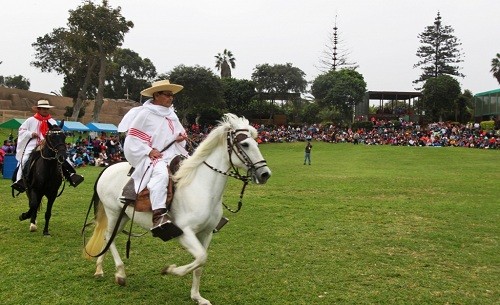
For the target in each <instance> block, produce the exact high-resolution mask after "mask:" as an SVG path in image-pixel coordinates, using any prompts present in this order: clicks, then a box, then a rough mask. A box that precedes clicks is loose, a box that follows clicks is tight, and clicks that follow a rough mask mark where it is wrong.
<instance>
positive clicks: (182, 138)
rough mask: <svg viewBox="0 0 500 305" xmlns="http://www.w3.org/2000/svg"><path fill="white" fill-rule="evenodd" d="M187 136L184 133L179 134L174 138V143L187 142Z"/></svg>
mask: <svg viewBox="0 0 500 305" xmlns="http://www.w3.org/2000/svg"><path fill="white" fill-rule="evenodd" d="M187 138H188V136H187V134H186V133H179V135H178V136H177V138H175V141H176V142H182V141H184V140H187Z"/></svg>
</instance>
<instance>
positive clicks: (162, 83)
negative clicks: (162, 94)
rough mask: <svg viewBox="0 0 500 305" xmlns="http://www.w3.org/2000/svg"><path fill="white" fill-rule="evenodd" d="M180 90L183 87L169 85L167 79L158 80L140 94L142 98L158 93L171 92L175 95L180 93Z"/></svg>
mask: <svg viewBox="0 0 500 305" xmlns="http://www.w3.org/2000/svg"><path fill="white" fill-rule="evenodd" d="M182 88H184V87H183V86H181V85H177V84H171V83H170V81H169V80H168V79H166V80H159V81H157V82H154V83H153V85H152V86H151V87H149V88H147V89H144V90H142V91H141V94H142V95H144V96H153V93H155V92H159V91H172V93H173V94H176V93H177V92H179V91H181V90H182Z"/></svg>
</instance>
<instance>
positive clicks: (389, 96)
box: [367, 91, 422, 101]
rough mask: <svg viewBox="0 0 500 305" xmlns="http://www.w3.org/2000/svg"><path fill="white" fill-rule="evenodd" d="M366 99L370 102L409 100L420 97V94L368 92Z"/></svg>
mask: <svg viewBox="0 0 500 305" xmlns="http://www.w3.org/2000/svg"><path fill="white" fill-rule="evenodd" d="M367 94H368V99H370V100H384V101H386V100H389V101H394V100H410V99H413V98H417V97H421V96H422V93H421V92H405V91H368V92H367Z"/></svg>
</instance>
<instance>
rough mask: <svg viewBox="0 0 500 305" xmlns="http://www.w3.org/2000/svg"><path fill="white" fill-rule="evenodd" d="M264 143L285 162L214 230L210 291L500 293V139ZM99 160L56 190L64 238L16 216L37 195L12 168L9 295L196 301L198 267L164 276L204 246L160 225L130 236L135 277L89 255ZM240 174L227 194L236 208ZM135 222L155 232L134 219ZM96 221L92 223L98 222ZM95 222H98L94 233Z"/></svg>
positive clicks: (1, 235) (408, 298) (20, 298)
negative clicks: (119, 281) (163, 235)
mask: <svg viewBox="0 0 500 305" xmlns="http://www.w3.org/2000/svg"><path fill="white" fill-rule="evenodd" d="M304 146H305V144H304V143H293V144H268V145H261V150H262V152H263V155H264V157H265V158H266V160H267V161H268V164H269V166H270V168H271V170H272V171H273V176H272V177H271V179H270V180H269V182H268V183H267V184H266V185H250V186H249V187H247V190H246V192H245V197H244V200H243V202H244V204H243V208H242V210H241V211H240V212H239V213H238V214H231V213H228V212H227V211H226V212H225V215H226V216H227V217H228V218H229V219H230V222H229V224H228V225H226V227H224V229H223V230H222V231H221V232H220V233H218V234H216V235H215V236H214V238H213V241H212V244H211V247H210V249H209V259H208V264H207V266H206V267H205V269H204V270H205V271H204V275H203V277H202V284H201V294H202V295H203V296H204V297H205V298H207V299H209V300H211V301H212V303H213V304H214V305H217V304H242V305H243V304H252V305H253V304H255V305H260V304H273V305H274V304H276V305H282V304H308V305H309V304H500V290H499V285H498V282H499V280H500V256H499V253H500V246H499V237H500V226H499V223H500V184H499V181H500V151H498V150H497V151H488V150H477V149H467V148H428V147H391V146H362V145H359V146H354V145H351V144H327V143H313V150H312V165H311V166H308V165H303V149H304ZM99 171H100V168H94V167H86V168H82V169H80V170H79V172H80V173H83V175H85V177H86V181H85V182H84V183H83V184H82V185H80V186H79V187H78V188H77V189H73V188H67V189H66V190H65V192H64V194H63V195H62V196H61V197H60V198H58V199H57V200H56V203H55V205H54V210H53V216H52V220H51V228H50V229H51V233H52V236H51V237H43V235H42V232H41V229H42V228H41V227H42V226H43V223H44V220H43V212H44V210H43V211H42V213H41V214H40V215H39V231H38V232H35V233H30V232H29V231H28V227H29V224H28V222H20V221H19V220H17V217H18V215H19V214H20V213H21V212H24V211H25V210H26V209H27V200H26V196H25V195H22V196H20V197H19V198H15V199H12V198H11V197H10V187H9V186H10V181H9V180H8V179H3V180H2V181H0V191H1V192H2V194H3V195H2V200H1V204H0V247H1V249H0V296H1V303H2V304H172V305H179V304H181V305H183V304H193V303H192V301H191V300H190V298H189V289H190V286H191V276H186V277H182V278H179V277H174V276H161V275H160V270H161V268H163V267H164V266H166V265H169V264H172V263H175V264H177V265H180V264H184V263H187V262H189V261H190V260H191V257H190V256H189V255H188V254H187V253H186V252H185V251H184V250H183V249H182V248H180V246H179V245H178V243H177V242H176V241H169V242H167V243H163V242H161V241H160V240H159V239H154V238H152V237H151V236H150V235H149V234H147V235H146V236H144V237H141V238H133V239H132V250H131V254H130V258H129V259H126V258H125V242H126V236H124V235H120V236H119V237H118V241H117V246H118V249H119V251H120V253H121V254H122V258H123V259H124V262H125V265H126V271H127V276H128V278H127V286H126V287H119V286H117V285H116V284H115V283H114V275H113V274H114V263H113V261H112V259H111V255H109V256H108V257H107V259H106V260H105V266H104V267H105V270H104V271H105V275H104V278H102V279H95V278H94V277H93V273H94V271H95V262H94V261H87V260H84V259H83V258H82V257H81V250H82V242H83V239H82V236H81V235H80V230H81V228H82V225H83V222H84V219H85V214H86V211H87V208H88V205H89V202H90V197H91V195H92V188H93V183H94V181H95V178H96V176H97V174H98V173H99ZM240 189H241V183H240V182H238V181H236V180H230V183H229V185H228V188H227V190H226V193H225V197H224V198H225V203H226V204H228V205H230V206H232V207H233V208H234V207H236V204H237V201H238V197H239V193H240ZM134 231H135V232H136V233H142V232H144V231H142V230H141V229H139V228H135V229H134ZM89 233H90V232H89ZM88 235H89V234H88Z"/></svg>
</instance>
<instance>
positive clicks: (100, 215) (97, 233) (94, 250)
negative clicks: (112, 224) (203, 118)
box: [83, 196, 108, 259]
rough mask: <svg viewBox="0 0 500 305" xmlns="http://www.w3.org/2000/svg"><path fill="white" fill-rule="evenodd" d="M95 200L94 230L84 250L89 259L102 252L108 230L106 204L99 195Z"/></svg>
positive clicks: (84, 254)
mask: <svg viewBox="0 0 500 305" xmlns="http://www.w3.org/2000/svg"><path fill="white" fill-rule="evenodd" d="M93 200H94V212H95V219H94V224H95V226H94V232H93V234H92V236H91V237H90V239H89V241H88V242H87V244H86V245H85V248H84V250H83V256H84V257H85V258H87V259H91V258H92V257H95V255H96V254H98V253H99V252H101V250H102V249H103V247H104V242H105V238H106V236H105V234H106V230H107V229H108V217H107V216H106V212H105V211H104V206H103V205H102V203H101V201H100V200H99V197H97V200H96V198H95V196H94V198H93Z"/></svg>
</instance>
